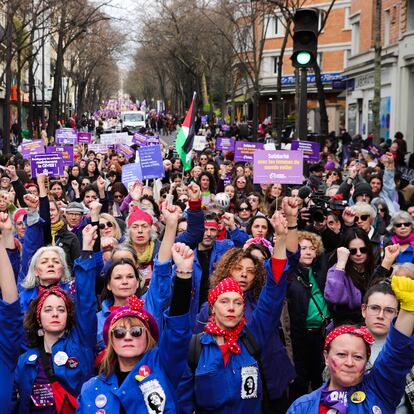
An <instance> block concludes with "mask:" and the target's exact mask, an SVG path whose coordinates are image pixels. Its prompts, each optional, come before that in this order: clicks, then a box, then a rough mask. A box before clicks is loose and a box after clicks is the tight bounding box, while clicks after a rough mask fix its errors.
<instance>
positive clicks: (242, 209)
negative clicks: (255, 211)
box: [237, 207, 250, 211]
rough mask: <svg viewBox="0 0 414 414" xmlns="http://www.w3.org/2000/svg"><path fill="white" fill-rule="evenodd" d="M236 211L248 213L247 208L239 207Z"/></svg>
mask: <svg viewBox="0 0 414 414" xmlns="http://www.w3.org/2000/svg"><path fill="white" fill-rule="evenodd" d="M237 211H250V208H249V207H240V208H238V209H237Z"/></svg>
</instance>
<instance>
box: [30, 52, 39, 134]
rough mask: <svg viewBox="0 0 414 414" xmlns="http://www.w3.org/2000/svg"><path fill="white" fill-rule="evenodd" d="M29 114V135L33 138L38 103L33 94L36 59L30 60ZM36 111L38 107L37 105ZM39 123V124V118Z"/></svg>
mask: <svg viewBox="0 0 414 414" xmlns="http://www.w3.org/2000/svg"><path fill="white" fill-rule="evenodd" d="M28 63H29V112H28V116H27V126H28V128H29V135H30V136H31V137H32V136H33V123H34V118H35V116H34V108H35V104H37V102H35V101H34V98H33V92H34V88H35V84H34V82H35V80H34V74H33V64H34V59H33V58H30V60H29V62H28ZM36 109H38V108H37V105H36ZM37 121H38V122H39V120H38V118H37Z"/></svg>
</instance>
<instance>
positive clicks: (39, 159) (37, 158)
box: [31, 153, 64, 177]
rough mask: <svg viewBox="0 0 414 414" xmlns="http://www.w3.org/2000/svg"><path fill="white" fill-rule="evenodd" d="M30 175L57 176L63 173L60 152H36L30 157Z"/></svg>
mask: <svg viewBox="0 0 414 414" xmlns="http://www.w3.org/2000/svg"><path fill="white" fill-rule="evenodd" d="M31 168H32V177H36V176H37V174H46V175H47V176H49V177H50V176H53V177H56V176H59V175H62V174H63V170H64V168H63V160H62V154H61V153H53V154H38V155H33V156H32V158H31Z"/></svg>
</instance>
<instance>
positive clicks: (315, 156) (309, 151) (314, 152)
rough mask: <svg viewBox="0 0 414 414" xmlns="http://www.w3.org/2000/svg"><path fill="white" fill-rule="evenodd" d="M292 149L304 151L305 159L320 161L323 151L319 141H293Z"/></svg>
mask: <svg viewBox="0 0 414 414" xmlns="http://www.w3.org/2000/svg"><path fill="white" fill-rule="evenodd" d="M290 149H291V150H300V151H303V159H304V160H305V161H316V162H317V161H319V158H320V157H319V153H320V151H321V145H320V144H319V142H312V141H292V145H291V147H290Z"/></svg>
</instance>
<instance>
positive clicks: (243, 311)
mask: <svg viewBox="0 0 414 414" xmlns="http://www.w3.org/2000/svg"><path fill="white" fill-rule="evenodd" d="M272 222H273V224H274V227H275V230H276V233H277V241H276V245H275V249H274V253H273V257H272V259H270V260H267V261H266V264H265V269H266V274H267V280H266V282H265V285H264V287H263V289H262V290H261V292H260V287H261V286H262V283H263V278H261V279H260V280H255V276H256V272H257V270H259V269H261V270H262V272H261V275H263V267H262V265H260V264H259V262H258V260H257V259H255V258H253V257H252V256H250V255H249V254H247V255H246V254H245V253H243V252H241V253H240V255H239V256H238V257H239V258H240V261H239V262H238V263H234V262H233V263H234V265H233V266H232V268H231V270H230V269H229V272H228V273H227V275H222V276H223V277H224V276H228V277H224V278H223V279H222V280H221V281H219V282H218V284H217V285H216V286H215V287H213V288H212V289H211V290H210V292H209V295H208V303H209V306H210V310H211V317H210V318H209V320H208V323H207V325H206V326H205V328H204V333H203V334H202V335H201V336H200V337H198V338H197V340H198V341H199V343H200V346H201V350H200V355H199V359H198V361H197V362H198V363H197V364H196V366H195V367H194V372H192V370H191V369H190V368H188V370H187V371H186V372H185V373H184V376H183V379H182V383H181V385H180V388H179V389H178V392H177V394H178V397H179V400H180V413H183V414H187V413H188V414H189V413H192V412H193V410H195V411H196V412H197V413H212V412H214V413H217V414H220V413H223V414H224V413H226V414H227V413H238V414H244V413H246V414H255V413H257V414H258V413H260V412H262V411H261V410H262V408H263V409H268V407H266V408H265V407H262V399H263V397H264V395H266V398H267V392H265V391H264V383H263V382H262V374H263V372H261V369H260V367H259V363H258V361H257V360H256V359H255V358H254V357H253V356H252V355H251V354H250V353H249V351H248V349H247V347H246V344H245V340H244V339H242V338H244V337H245V336H246V335H247V333H246V332H247V331H248V332H249V333H250V335H251V336H252V337H253V338H254V340H255V342H256V343H257V346H258V348H259V349H261V350H263V351H265V349H266V347H267V345H268V343H269V341H270V338H271V337H272V335H273V334H274V332H275V331H276V330H277V326H278V324H279V318H280V313H281V310H282V306H283V299H284V295H285V289H286V280H285V277H284V276H282V273H283V271H284V268H285V265H286V236H287V232H288V229H287V221H286V219H284V218H283V216H282V215H281V214H280V213H276V214H275V215H274V217H273V218H272ZM236 253H237V251H236ZM257 273H259V272H257ZM259 278H260V277H259ZM238 281H240V284H239V283H238ZM257 289H258V290H257ZM258 292H260V294H259V295H258V298H257V297H255V294H256V293H258ZM246 326H247V329H246ZM190 355H191V351H190ZM267 374H269V372H267ZM281 375H283V374H281ZM265 376H267V375H265ZM265 382H266V381H265ZM272 385H274V384H272ZM282 393H283V390H282ZM267 412H268V411H267ZM272 412H275V411H272Z"/></svg>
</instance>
